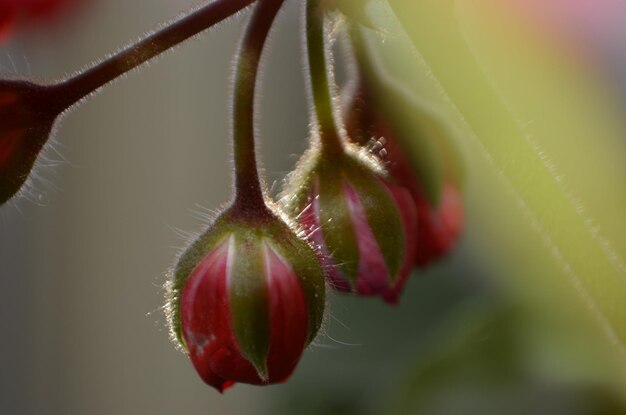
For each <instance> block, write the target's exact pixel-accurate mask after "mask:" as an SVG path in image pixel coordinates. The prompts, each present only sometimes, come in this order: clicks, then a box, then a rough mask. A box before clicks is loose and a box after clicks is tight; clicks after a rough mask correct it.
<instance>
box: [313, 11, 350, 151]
mask: <svg viewBox="0 0 626 415" xmlns="http://www.w3.org/2000/svg"><path fill="white" fill-rule="evenodd" d="M325 13H326V9H325V8H324V6H323V4H322V2H321V1H320V0H309V1H307V6H306V39H307V56H308V63H309V76H310V82H311V85H310V86H311V94H312V97H311V98H312V100H313V108H314V117H315V118H316V119H315V120H314V123H313V124H314V125H315V126H316V127H317V131H316V133H317V134H318V135H319V142H320V145H321V147H322V149H321V150H322V152H323V153H324V154H326V155H328V156H330V155H332V154H338V153H339V154H341V153H342V152H343V145H342V142H341V137H340V135H339V130H338V128H337V124H336V122H335V115H334V110H333V100H332V96H331V92H330V91H331V83H330V78H329V76H328V58H327V56H328V52H327V50H326V32H325V26H324V18H325Z"/></svg>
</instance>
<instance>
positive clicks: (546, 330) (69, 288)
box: [0, 0, 626, 415]
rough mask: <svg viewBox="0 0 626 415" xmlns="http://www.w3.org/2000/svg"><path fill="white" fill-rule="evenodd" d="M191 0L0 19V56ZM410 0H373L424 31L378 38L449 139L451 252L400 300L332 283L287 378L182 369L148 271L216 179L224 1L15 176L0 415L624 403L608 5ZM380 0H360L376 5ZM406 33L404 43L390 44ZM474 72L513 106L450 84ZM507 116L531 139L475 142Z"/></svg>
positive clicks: (47, 61)
mask: <svg viewBox="0 0 626 415" xmlns="http://www.w3.org/2000/svg"><path fill="white" fill-rule="evenodd" d="M197 3H198V2H197V1H192V0H178V1H176V2H172V1H166V0H152V1H147V0H141V1H134V2H127V1H123V0H107V1H103V0H85V1H84V4H81V5H80V6H79V7H77V8H76V9H75V11H74V12H73V13H70V12H68V13H59V14H58V15H56V16H54V17H53V18H52V19H51V20H48V19H46V20H45V21H41V22H40V23H41V24H39V23H37V24H35V23H34V22H30V23H28V22H24V24H17V23H16V24H15V25H14V26H13V29H12V32H11V33H10V35H8V37H5V38H3V40H2V42H3V43H1V44H0V65H1V66H0V71H1V72H2V74H3V75H4V77H14V76H18V77H28V78H32V79H38V80H54V79H59V78H63V77H65V76H67V75H68V74H71V73H74V72H75V71H77V70H79V69H81V68H83V67H85V65H86V64H88V63H89V62H92V61H94V60H96V59H98V58H101V57H102V56H104V55H106V54H107V53H109V52H112V51H115V50H116V49H117V48H119V47H120V46H121V45H126V44H128V43H129V41H131V40H134V39H136V38H137V37H138V36H139V35H141V34H142V33H146V32H147V31H149V30H152V29H153V28H155V27H157V25H158V24H159V23H161V22H163V21H167V20H169V19H171V18H173V17H174V16H177V15H178V14H179V13H180V12H181V11H184V10H186V9H188V8H189V7H191V6H194V5H197ZM287 3H288V4H287V7H286V9H285V11H284V13H283V14H282V16H281V18H280V19H279V22H278V25H277V27H276V30H275V31H274V33H273V36H272V42H271V48H270V53H269V54H268V55H267V58H266V60H265V66H264V75H263V87H262V100H261V105H262V107H261V109H260V111H259V114H260V121H259V125H258V127H259V131H260V141H261V142H260V143H259V147H260V150H261V153H260V159H261V160H262V163H263V165H264V167H265V172H266V176H267V179H268V181H269V183H270V184H272V188H273V189H274V190H275V191H277V190H278V188H279V187H280V182H281V180H282V178H283V177H284V175H285V174H286V173H287V172H288V171H289V170H290V169H291V168H292V167H293V165H294V163H295V161H296V160H297V158H298V157H299V155H300V154H301V153H302V152H303V151H304V150H305V148H306V145H307V142H306V137H307V125H308V114H307V108H306V96H305V92H304V91H305V88H304V78H303V76H302V74H301V73H300V71H298V70H294V68H295V67H299V66H300V65H301V62H302V53H301V50H300V47H301V45H300V43H301V35H300V32H299V25H300V6H301V5H300V4H299V3H301V2H298V1H289V2H287ZM410 3H412V2H410V1H403V0H395V1H391V4H392V6H393V7H394V8H395V10H396V11H398V10H400V11H401V10H406V8H407V7H409V8H410V7H416V8H415V9H411V10H414V11H415V12H416V13H418V12H419V15H420V16H427V17H428V19H430V20H432V22H431V23H430V25H429V23H428V22H422V21H421V20H420V19H416V25H419V24H421V23H423V25H421V26H420V29H419V30H424V31H425V30H431V29H432V30H433V32H432V38H427V39H429V40H422V42H423V43H420V41H419V40H416V39H417V38H416V36H418V35H419V34H420V33H419V32H418V31H416V30H417V29H416V30H413V28H411V27H410V25H409V26H407V25H406V23H405V22H404V23H405V28H406V30H407V33H408V35H405V34H401V32H402V31H401V29H399V28H400V26H398V24H397V22H396V23H394V24H395V26H393V25H392V26H388V28H389V27H391V29H389V30H386V31H382V32H381V33H385V35H384V36H381V37H380V39H379V49H381V54H382V55H383V56H384V61H385V62H387V63H388V64H389V67H390V69H389V70H390V72H391V73H395V74H397V77H398V79H401V80H403V81H406V83H407V85H410V86H409V87H410V88H413V89H414V90H415V91H417V92H418V93H419V94H421V95H422V96H423V97H424V98H425V99H429V100H431V102H433V105H436V106H438V107H440V110H441V112H442V113H443V114H446V115H445V117H447V118H449V122H450V123H451V125H453V126H454V129H455V130H456V131H457V132H458V134H457V136H458V137H457V145H458V146H459V147H460V148H462V151H463V152H464V154H465V155H466V159H467V163H466V164H467V165H466V179H465V182H466V186H465V189H464V192H465V203H466V217H467V221H468V223H467V228H466V231H465V234H464V236H463V237H462V239H461V241H460V243H459V245H458V247H457V249H456V250H455V251H454V252H453V253H452V254H451V255H450V256H448V257H447V258H446V259H445V260H443V261H441V262H440V263H438V264H436V265H434V266H431V267H429V268H428V269H426V270H420V271H416V272H415V275H414V276H413V277H412V278H411V280H410V282H409V283H408V285H407V289H406V291H405V293H404V295H403V298H402V300H401V304H400V305H399V306H397V307H389V306H386V305H385V304H383V303H382V302H381V301H379V300H376V299H362V298H359V299H357V298H352V297H349V296H343V295H333V296H332V298H331V301H330V311H329V315H328V317H327V321H326V324H325V327H324V330H323V333H322V334H321V335H320V336H319V338H318V339H317V340H316V341H315V343H314V345H312V346H311V347H310V349H309V350H308V351H307V352H306V353H305V354H304V357H303V359H302V361H301V363H300V365H299V367H298V369H297V370H296V372H295V373H294V375H293V377H292V378H291V379H290V380H289V382H288V383H287V384H285V385H278V386H270V387H264V388H259V387H253V386H247V385H237V386H236V387H234V388H232V389H229V390H228V391H227V392H226V393H225V394H224V395H220V394H218V393H217V392H215V391H214V390H213V389H211V388H209V387H207V386H206V385H205V384H203V383H202V381H201V380H200V379H199V378H198V377H197V375H196V373H195V371H194V370H193V368H192V366H191V364H190V363H189V362H188V360H187V358H186V357H185V356H184V355H183V354H181V353H179V352H177V351H176V350H175V349H174V346H173V344H172V343H170V341H169V339H168V335H167V330H166V328H165V321H164V317H163V314H162V311H161V305H162V298H163V294H164V293H163V289H162V285H163V283H164V281H165V273H166V271H167V269H168V267H170V266H171V265H172V264H173V262H174V259H175V256H176V254H177V252H178V250H179V249H180V248H181V247H182V246H184V245H185V236H184V233H185V231H195V230H197V229H199V228H200V227H203V226H204V223H205V222H204V221H203V219H202V217H203V216H205V215H206V214H207V213H210V212H211V211H214V210H215V209H217V208H219V206H220V205H221V204H223V203H224V202H225V201H227V200H228V198H229V197H230V171H231V170H230V169H231V167H230V163H229V155H230V147H229V144H228V140H227V138H228V113H229V108H228V104H227V103H228V102H229V98H228V93H229V88H230V79H231V78H230V69H231V67H232V63H233V53H234V51H235V48H236V45H237V42H238V36H239V35H240V32H241V27H242V24H243V23H244V22H245V20H244V18H245V16H246V15H247V14H242V15H241V16H239V17H237V18H235V19H232V20H229V21H228V22H227V23H224V24H222V25H220V27H219V28H218V29H215V30H212V31H210V34H208V35H207V34H205V35H202V36H200V37H198V38H196V39H194V40H191V41H189V42H187V43H185V44H184V45H182V46H180V47H179V48H177V49H176V50H175V51H174V52H173V53H168V54H166V55H165V56H163V57H161V58H159V59H157V60H156V61H153V62H152V63H151V64H150V65H149V66H147V67H143V68H141V69H140V70H139V71H137V72H135V73H133V74H131V75H130V76H128V77H126V78H125V79H123V80H120V81H118V82H116V83H114V84H113V85H111V86H109V87H107V88H106V89H105V90H104V91H103V92H102V93H100V94H98V95H97V96H95V97H92V98H91V99H89V100H88V101H87V102H86V103H84V104H82V105H80V106H79V107H77V108H75V109H74V110H73V111H71V113H70V114H68V115H67V116H66V117H64V119H63V120H62V122H61V123H60V125H59V126H58V131H57V133H56V135H55V137H54V142H53V143H52V144H51V145H50V146H49V147H48V148H47V150H46V153H45V158H44V160H42V161H41V162H40V164H39V166H38V169H37V171H36V177H35V184H36V191H35V192H33V193H31V194H30V195H29V197H28V198H22V199H20V200H18V201H17V202H15V203H12V204H11V205H10V206H5V207H3V208H2V209H1V210H0V290H1V291H2V293H3V295H2V301H0V314H1V315H2V316H3V318H2V319H1V320H0V333H2V334H1V335H2V341H0V412H1V413H3V414H4V413H6V414H86V413H89V414H154V415H157V414H172V413H178V412H180V411H181V410H184V411H185V412H186V413H210V414H227V415H235V414H251V413H253V414H295V413H298V414H303V415H307V414H337V415H340V414H345V415H350V414H359V415H363V414H365V415H370V414H371V415H374V414H503V413H507V414H528V413H533V414H564V415H566V414H567V415H570V414H581V415H582V414H607V415H611V414H622V413H626V347H625V344H626V343H625V342H624V340H625V339H626V336H625V332H626V319H624V318H623V317H625V316H626V314H625V313H626V310H625V307H626V306H625V304H626V303H625V302H624V298H625V297H624V295H626V287H625V284H626V272H625V268H624V266H623V258H624V255H625V254H626V251H625V248H626V240H625V238H626V220H625V219H626V218H625V217H624V212H625V211H626V210H624V208H625V207H626V189H625V186H624V179H626V170H625V169H626V167H625V166H626V163H625V161H626V160H625V155H626V151H625V147H626V140H624V137H626V135H624V134H623V133H624V131H626V129H624V125H623V120H624V117H623V114H624V108H625V107H624V103H625V102H626V93H624V91H626V87H625V85H626V58H625V56H626V31H625V30H624V27H626V7H624V5H623V4H621V3H619V2H611V1H609V0H605V1H598V2H594V3H593V4H594V5H595V8H593V11H595V13H594V14H590V13H588V12H585V11H584V10H582V11H581V10H580V9H578V8H579V7H582V6H584V5H585V2H584V1H580V2H577V1H574V0H571V1H566V0H561V1H558V2H554V3H559V5H558V6H557V5H555V4H550V5H549V6H546V5H545V4H543V2H521V1H516V0H511V1H509V2H495V1H493V0H491V1H490V0H481V1H477V2H467V4H469V3H471V6H467V5H465V6H464V5H463V2H460V3H459V4H456V3H455V2H451V1H447V0H446V1H443V0H442V1H440V2H434V1H424V2H422V3H423V4H422V5H421V6H411V4H410ZM548 3H552V2H548ZM496 4H497V5H498V6H497V7H496V6H495V5H496ZM590 4H591V3H590ZM403 8H404V9H403ZM548 9H549V10H548ZM389 10H390V9H389ZM389 10H387V12H380V13H378V12H377V10H374V11H371V10H370V12H371V13H374V14H377V13H378V14H377V15H379V16H383V17H384V18H383V19H382V20H384V21H385V23H381V24H389V22H388V20H389V19H390V15H389V13H388V12H389ZM562 10H568V11H570V12H571V13H560V12H559V11H562ZM429 13H430V14H429ZM603 13H604V14H603ZM409 16H410V15H409ZM503 16H508V18H511V19H512V20H511V21H514V22H515V28H516V29H515V30H518V29H519V30H520V31H514V30H513V29H511V27H510V26H507V24H506V21H505V20H503ZM585 18H588V20H585ZM423 19H425V20H426V19H427V18H426V17H424V18H423ZM576 19H583V20H584V24H583V23H581V20H576ZM594 19H595V20H594ZM401 20H402V19H401ZM446 25H449V26H446ZM0 26H1V25H0ZM435 27H437V29H435ZM459 28H461V30H459ZM447 29H449V31H446V30H447ZM478 29H480V30H478ZM402 33H404V32H402ZM520 33H525V36H521V35H520ZM494 34H498V36H494ZM438 35H440V36H439V37H438ZM455 36H459V39H461V40H462V42H456V41H455ZM486 39H490V40H486ZM528 39H532V41H529V40H528ZM440 40H441V42H440ZM457 40H458V39H457ZM411 42H412V43H413V44H414V45H415V46H417V49H418V50H419V51H420V53H419V54H418V53H414V52H411V53H408V54H407V53H406V51H407V50H411ZM426 42H430V43H426ZM506 42H509V46H505V47H502V45H501V43H506ZM529 44H532V45H535V44H538V45H541V46H540V48H539V47H538V48H539V49H536V48H535V46H532V47H531V46H528V45H529ZM385 45H386V46H385ZM524 45H525V46H524ZM465 47H469V48H470V49H471V50H472V51H473V52H474V54H473V55H471V56H470V57H469V58H468V57H464V55H463V54H462V53H461V52H462V51H463V50H464V48H465ZM544 48H545V49H544ZM529 50H530V51H529ZM502 51H505V52H506V53H502ZM455 53H456V55H455ZM510 55H511V56H510ZM530 55H532V57H533V58H534V59H535V60H534V61H532V60H531V61H529V60H524V61H523V62H524V63H523V65H520V62H519V61H518V60H523V59H525V58H527V57H528V56H530ZM476 56H480V57H481V58H484V60H483V61H482V62H483V65H486V66H487V67H488V68H490V69H492V70H493V71H494V72H495V73H494V74H493V76H492V77H491V75H490V79H492V80H494V82H496V81H497V88H496V87H494V84H488V85H487V86H486V87H484V86H482V84H480V82H472V81H473V78H472V71H471V70H467V68H468V67H469V66H464V63H467V64H468V65H475V62H474V61H473V59H474V58H476ZM546 56H549V57H550V58H549V59H544V58H545V57H546ZM501 57H505V59H503V60H499V59H498V58H501ZM450 59H454V60H452V61H451V60H450ZM464 59H466V60H464ZM551 59H554V60H555V61H556V63H554V62H552V60H551ZM547 60H549V61H550V66H549V67H545V66H543V65H544V64H545V62H546V61H547ZM503 62H504V63H503ZM446 63H447V65H446ZM511 68H513V69H511ZM563 68H567V69H566V70H565V69H563ZM483 69H484V67H483ZM551 71H552V72H551ZM563 78H567V80H563ZM340 79H341V77H340ZM529 80H530V82H529ZM557 80H558V82H557ZM527 82H528V83H527ZM544 83H545V84H544ZM529 84H530V87H529ZM545 85H548V87H545ZM491 87H492V88H495V89H497V90H498V91H499V92H500V94H505V95H506V96H507V97H508V98H509V100H508V101H507V103H508V105H507V108H508V109H509V110H510V111H511V113H514V114H518V115H514V116H511V119H505V120H503V119H501V118H498V117H497V116H495V115H497V114H498V113H496V114H495V115H494V112H493V111H492V110H491V108H490V107H489V105H490V104H489V102H491V101H489V100H487V99H485V100H484V101H480V100H478V101H471V102H464V101H463V97H471V96H473V95H476V96H479V97H480V96H481V94H484V93H486V92H485V91H487V90H488V89H487V88H491ZM481 88H484V89H481ZM529 88H530V89H529ZM562 91H567V94H564V95H563V94H560V92H562ZM482 96H483V98H484V96H485V95H482ZM563 102H566V104H563ZM574 103H577V104H580V105H574ZM508 114H509V116H510V113H508ZM519 114H521V115H519ZM525 117H526V118H525ZM525 120H530V121H529V122H528V123H527V122H526V121H525ZM509 122H510V123H511V124H516V125H517V127H515V128H519V130H515V131H513V127H511V129H512V130H511V131H509V130H508V128H509V126H508V123H509ZM519 124H521V125H522V127H519ZM528 125H531V127H530V128H531V131H528V130H527V128H528ZM590 131H591V132H592V133H589V132H590ZM509 133H510V134H509ZM492 134H496V135H497V136H498V137H499V138H498V139H493V141H491V138H490V137H491V135H492ZM518 136H519V137H526V138H528V137H533V138H534V140H526V141H524V145H525V146H526V147H519V148H518V147H516V145H511V146H510V147H509V149H510V151H506V150H505V149H499V147H498V146H497V145H496V144H497V143H501V142H502V143H505V144H504V146H505V147H507V146H508V143H509V141H507V140H510V142H511V143H513V142H515V140H516V139H517V138H518ZM498 140H500V141H498ZM533 143H534V144H535V146H534V147H533ZM537 143H538V144H537ZM528 146H530V147H532V148H531V150H532V151H529V153H528V158H524V157H526V156H525V154H526V153H524V151H526V150H527V147H528ZM537 148H539V149H540V151H539V150H537ZM518 156H519V158H516V157H518ZM533 156H536V157H538V159H537V160H539V162H537V160H535V159H534V158H532V157H533ZM544 156H545V157H546V158H547V160H548V162H545V160H546V159H544V158H542V157H544ZM542 161H543V162H542ZM551 166H552V167H553V168H551ZM562 177H563V178H565V179H567V181H566V183H567V186H566V187H560V186H561V184H562V181H561V178H562ZM503 178H504V179H503ZM555 183H556V185H555ZM554 186H556V187H554ZM564 186H565V185H564ZM564 189H565V190H564ZM574 201H575V202H576V203H574ZM581 211H582V213H581Z"/></svg>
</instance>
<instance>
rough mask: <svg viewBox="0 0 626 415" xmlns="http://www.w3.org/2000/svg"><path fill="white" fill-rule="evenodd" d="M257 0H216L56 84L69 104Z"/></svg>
mask: <svg viewBox="0 0 626 415" xmlns="http://www.w3.org/2000/svg"><path fill="white" fill-rule="evenodd" d="M254 1H256V0H215V1H213V2H211V3H209V4H207V5H206V6H204V7H202V8H201V9H199V10H197V11H195V12H193V13H191V14H189V15H187V16H185V17H183V18H182V19H180V20H177V21H175V22H174V23H171V24H168V25H167V26H165V27H164V28H163V29H161V30H159V31H157V32H155V33H153V34H152V35H150V36H148V37H146V38H145V39H143V40H140V41H139V42H137V43H135V44H134V45H131V46H129V47H128V48H126V49H124V50H122V51H121V52H119V53H117V54H115V55H113V56H111V57H109V58H108V59H106V60H104V61H102V62H101V63H99V64H97V65H96V66H93V67H92V68H89V69H87V70H85V71H84V72H82V73H80V74H79V75H77V76H74V77H72V78H70V79H68V80H66V81H64V82H62V83H61V84H59V85H57V87H58V88H59V90H60V92H61V93H62V95H63V99H64V100H65V101H66V103H67V106H70V105H72V104H74V103H76V102H77V101H80V100H81V99H82V98H84V97H85V96H87V95H89V94H91V93H92V92H94V91H96V90H97V89H99V88H101V87H102V86H104V85H106V84H108V83H109V82H111V81H113V80H114V79H116V78H118V77H120V76H121V75H123V74H125V73H127V72H129V71H131V70H133V69H135V68H136V67H138V66H140V65H141V64H143V63H145V62H146V61H148V60H150V59H152V58H154V57H155V56H157V55H159V54H161V53H163V52H164V51H166V50H168V49H170V48H172V47H174V46H176V45H178V44H180V43H181V42H183V41H185V40H187V39H189V38H190V37H192V36H194V35H197V34H198V33H200V32H203V31H204V30H206V29H208V28H210V27H211V26H213V25H215V24H217V23H219V22H221V21H222V20H224V19H226V18H228V17H230V16H232V15H233V14H235V13H237V12H238V11H240V10H242V9H244V8H245V7H247V6H249V5H250V4H252V3H254Z"/></svg>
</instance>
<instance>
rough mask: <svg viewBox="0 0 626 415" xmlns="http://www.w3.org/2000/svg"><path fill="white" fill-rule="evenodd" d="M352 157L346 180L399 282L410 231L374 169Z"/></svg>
mask: <svg viewBox="0 0 626 415" xmlns="http://www.w3.org/2000/svg"><path fill="white" fill-rule="evenodd" d="M358 157H359V156H358V155H350V156H347V157H346V158H347V159H348V161H347V162H346V164H345V167H344V172H345V173H344V174H345V177H346V178H347V179H348V183H349V185H350V186H352V187H353V188H354V190H355V192H356V194H357V196H358V198H359V201H360V203H361V205H362V206H363V210H364V211H365V216H366V219H367V223H368V224H369V226H370V229H371V230H372V233H373V234H374V237H375V238H376V242H377V244H378V247H379V248H380V251H381V253H382V255H383V258H384V259H385V264H386V265H387V270H388V271H389V276H390V278H391V282H392V283H393V282H395V279H396V277H397V276H398V274H399V273H400V270H401V268H402V264H403V262H404V257H405V250H406V246H405V239H406V237H405V236H406V230H405V229H404V226H403V223H402V218H401V216H400V211H399V209H398V207H397V205H396V203H395V201H394V199H393V197H392V196H391V194H390V192H389V190H388V189H386V188H385V186H384V185H383V183H382V181H381V179H380V178H379V177H378V176H377V175H376V174H375V173H374V172H373V171H372V168H371V167H370V166H368V165H367V164H366V163H364V162H363V161H361V160H359V159H358Z"/></svg>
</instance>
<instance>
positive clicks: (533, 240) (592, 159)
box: [371, 0, 626, 413]
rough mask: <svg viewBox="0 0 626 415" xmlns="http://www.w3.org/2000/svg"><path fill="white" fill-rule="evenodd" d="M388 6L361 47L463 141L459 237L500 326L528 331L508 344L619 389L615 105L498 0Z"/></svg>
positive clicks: (624, 333) (622, 340) (621, 172)
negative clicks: (465, 238) (463, 214)
mask: <svg viewBox="0 0 626 415" xmlns="http://www.w3.org/2000/svg"><path fill="white" fill-rule="evenodd" d="M390 4H391V9H392V10H389V9H387V8H385V7H383V6H382V2H380V3H378V2H377V3H376V4H373V5H372V7H371V9H372V12H371V15H372V16H377V17H378V18H379V20H378V24H380V26H381V28H382V29H381V30H380V33H379V35H378V36H373V37H372V38H373V43H374V44H375V45H378V49H379V51H380V54H381V56H382V57H383V59H382V61H383V62H384V64H385V67H386V68H387V70H388V71H389V72H390V73H392V74H393V75H394V76H396V77H398V78H400V79H402V80H403V81H404V82H407V83H408V84H409V85H410V86H411V88H412V89H413V92H415V93H418V94H419V95H420V96H421V97H422V98H423V99H425V100H428V101H430V102H432V103H433V105H436V106H438V107H440V108H442V109H443V110H444V111H445V112H447V114H448V117H449V122H450V123H451V124H454V125H455V126H456V128H458V129H459V131H460V132H461V136H462V137H464V140H463V142H462V143H461V144H462V145H463V147H464V150H465V151H466V153H467V159H468V160H470V162H469V166H468V169H467V170H468V180H467V184H468V185H467V188H466V195H468V199H470V203H469V206H470V208H469V209H470V211H469V212H468V213H469V214H470V215H471V216H472V217H473V218H474V220H473V222H472V223H471V225H470V227H469V228H468V229H467V233H468V234H469V235H470V238H471V240H472V241H473V245H472V250H473V251H474V252H475V255H477V256H478V257H479V258H481V260H482V261H484V262H485V264H487V266H488V267H489V268H490V271H491V272H490V274H491V275H493V282H494V283H495V284H496V285H498V286H500V287H501V288H503V289H504V291H503V292H504V293H505V297H506V298H507V301H508V302H510V303H514V304H516V310H518V311H517V314H516V318H515V319H513V320H510V321H508V323H506V324H508V325H510V326H511V327H512V329H511V330H514V331H515V332H517V334H516V335H520V333H523V336H524V337H527V338H528V339H530V340H528V341H526V342H524V343H522V344H520V345H516V346H517V347H520V348H522V347H523V348H525V353H527V354H529V355H530V356H532V359H530V360H528V361H526V363H527V364H528V365H530V367H533V368H537V370H538V371H539V372H542V373H544V374H545V375H546V376H550V377H552V378H556V379H559V380H560V381H561V382H563V383H564V384H565V385H569V384H570V383H571V384H576V385H579V384H592V385H594V386H593V388H596V387H598V388H605V389H604V390H606V391H609V390H610V391H613V392H614V393H617V394H618V395H621V396H626V394H625V393H624V392H625V391H626V307H625V306H624V302H623V299H624V298H626V267H625V265H624V261H623V258H624V254H625V253H626V252H625V251H626V221H624V212H626V190H625V187H624V178H626V170H625V169H626V163H625V161H626V160H625V158H626V157H625V156H626V148H625V144H626V142H624V140H623V137H624V136H625V134H626V130H625V128H624V125H623V123H622V120H621V119H620V117H619V114H620V111H619V109H617V108H616V106H615V104H614V103H613V102H612V98H611V96H610V95H609V93H608V91H607V90H604V89H603V87H602V83H601V82H600V81H601V80H599V79H597V77H594V76H593V73H592V72H591V70H590V69H589V67H590V66H589V65H580V64H576V61H574V60H572V59H571V55H570V54H566V53H562V51H560V50H558V49H555V47H554V44H550V43H548V42H544V41H542V38H540V37H537V36H535V34H534V33H533V32H532V31H530V30H528V28H527V27H526V26H525V25H524V24H523V22H522V21H520V20H518V19H516V18H515V15H514V14H513V13H512V12H511V10H510V9H508V8H507V6H506V5H507V2H497V1H491V0H482V1H472V2H459V1H453V0H424V1H419V2H415V1H412V0H391V1H390ZM378 7H380V8H378ZM394 12H395V15H394ZM396 16H397V19H398V20H396ZM382 46H384V47H382ZM499 318H506V317H499ZM502 324H503V325H506V324H504V323H502ZM494 330H495V329H494ZM498 337H502V336H498ZM502 341H503V342H504V343H503V344H501V345H500V347H501V348H506V347H507V344H506V336H505V337H504V338H502ZM496 357H497V356H496ZM457 358H458V357H457ZM466 358H469V356H466ZM494 358H495V357H494ZM515 373H516V372H514V371H513V372H511V371H509V372H508V374H509V375H510V376H513V377H515V376H514V374H515ZM520 377H521V375H520ZM478 378H479V377H477V379H478ZM522 380H523V379H518V381H522ZM578 387H579V386H571V387H570V386H564V388H565V389H566V390H563V389H559V388H557V389H558V393H564V394H565V395H567V394H569V393H570V392H571V390H574V389H576V388H578ZM571 388H574V389H571ZM523 389H524V388H522V390H520V391H519V393H521V394H523V393H525V392H524V390H523ZM553 389H554V388H553V387H552V386H550V385H547V388H546V390H547V391H548V393H552V392H550V391H552V390H553ZM594 393H595V392H594ZM607 393H608V392H607ZM592 395H593V393H592ZM563 400H567V398H566V397H563ZM592 400H593V399H592ZM451 413H455V412H451ZM588 413H589V412H588ZM590 413H595V412H590Z"/></svg>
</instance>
